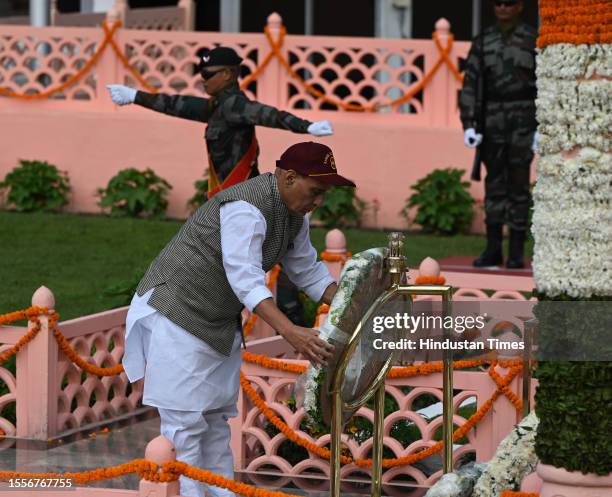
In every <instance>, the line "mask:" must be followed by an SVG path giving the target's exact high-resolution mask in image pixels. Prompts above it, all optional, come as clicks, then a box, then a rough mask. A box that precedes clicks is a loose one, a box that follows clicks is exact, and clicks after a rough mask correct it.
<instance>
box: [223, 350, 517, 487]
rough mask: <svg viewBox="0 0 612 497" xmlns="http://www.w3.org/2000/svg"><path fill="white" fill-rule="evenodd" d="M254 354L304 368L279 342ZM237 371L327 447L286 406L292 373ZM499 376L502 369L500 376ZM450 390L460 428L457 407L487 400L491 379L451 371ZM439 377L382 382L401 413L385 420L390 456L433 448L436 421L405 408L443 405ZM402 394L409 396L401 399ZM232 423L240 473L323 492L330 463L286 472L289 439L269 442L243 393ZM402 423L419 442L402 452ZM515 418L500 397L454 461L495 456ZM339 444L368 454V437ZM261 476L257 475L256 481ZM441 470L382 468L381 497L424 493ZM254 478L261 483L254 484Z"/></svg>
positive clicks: (264, 424) (308, 463) (358, 474)
mask: <svg viewBox="0 0 612 497" xmlns="http://www.w3.org/2000/svg"><path fill="white" fill-rule="evenodd" d="M249 349H250V350H251V351H252V352H257V351H260V352H261V353H264V351H265V353H267V354H270V351H271V350H273V351H274V354H275V355H277V356H280V357H283V359H284V360H285V361H286V362H288V363H295V364H301V365H305V366H306V365H308V362H307V361H297V360H292V359H289V358H287V356H289V355H290V350H289V347H288V346H286V345H285V342H284V341H282V340H277V339H274V338H273V339H268V340H267V341H265V342H264V343H262V344H258V343H252V344H251V345H250V347H249ZM242 371H243V373H244V374H245V375H246V376H247V378H248V380H249V381H250V382H251V385H252V386H253V387H254V388H255V389H256V391H257V392H258V393H259V395H260V397H261V398H263V399H265V401H266V404H267V405H268V406H269V407H270V408H272V410H273V411H274V412H275V413H276V414H277V415H278V416H279V417H280V418H281V419H282V420H283V421H284V422H285V423H286V424H287V425H288V426H289V427H290V428H291V429H293V430H294V431H295V432H296V433H297V434H298V435H300V436H301V437H303V438H305V439H307V440H308V441H310V442H312V443H314V444H316V445H318V446H328V447H329V443H330V436H329V435H324V436H322V437H319V438H313V437H311V436H310V435H309V434H308V433H306V432H304V431H302V430H301V429H300V424H301V422H302V420H303V418H304V410H303V408H300V409H298V410H297V411H295V412H293V410H292V409H291V408H290V407H289V406H288V405H287V404H286V401H287V399H288V398H289V397H290V395H291V392H292V390H293V386H294V384H295V381H296V378H297V375H296V374H293V373H287V372H283V371H276V370H270V369H264V368H263V367H260V366H257V365H253V364H244V365H243V367H242ZM504 372H505V370H500V374H502V375H503V374H504ZM453 381H454V385H453V386H454V389H455V390H458V391H459V392H458V393H457V394H456V395H455V396H454V403H453V408H454V412H455V415H454V417H453V419H454V423H455V425H458V426H460V425H461V424H463V423H464V422H465V421H466V420H465V418H463V417H461V416H460V415H458V414H457V409H458V407H459V406H460V405H461V404H462V403H463V402H465V401H468V400H473V401H474V403H475V404H476V406H475V407H476V409H477V408H480V407H481V405H482V404H483V403H484V402H486V401H487V400H488V399H489V398H491V396H492V395H493V393H494V392H495V390H496V389H497V386H496V384H495V383H494V381H493V380H492V379H491V378H490V377H489V375H488V373H487V372H485V371H480V372H478V371H456V372H455V374H454V380H453ZM441 385H442V375H441V374H440V373H438V374H432V375H429V376H420V377H414V378H407V379H388V380H387V382H386V387H387V388H386V390H387V394H388V395H390V396H391V397H393V399H395V401H396V402H397V404H398V405H399V410H398V411H395V412H393V413H391V414H390V415H388V416H387V417H386V418H385V421H384V434H385V438H384V443H385V447H387V448H388V449H389V450H390V451H391V452H392V453H393V456H392V457H395V458H399V457H402V456H404V455H407V454H411V453H413V452H415V451H417V450H418V449H420V448H425V447H429V446H431V445H433V444H434V443H435V439H434V435H435V434H437V435H438V436H439V435H440V433H441V423H442V416H441V411H440V415H439V416H437V417H435V418H434V419H432V420H427V419H426V418H424V417H421V416H420V415H419V414H418V413H416V412H414V411H413V410H412V409H411V406H412V403H413V402H414V401H415V400H416V399H417V398H419V397H421V396H433V397H435V398H436V399H438V400H439V401H440V402H441V401H442V389H441ZM520 388H521V382H520V381H519V379H518V378H515V379H514V380H513V382H512V383H511V384H510V389H511V390H512V391H513V392H514V393H515V394H516V395H518V396H519V397H520V394H521V392H520ZM404 390H409V392H407V393H404ZM238 411H239V415H238V418H236V419H234V420H231V425H232V449H233V452H234V457H235V467H236V468H241V470H242V471H243V472H246V473H248V474H249V477H250V478H251V479H252V480H253V481H254V482H256V483H257V482H258V481H260V482H261V484H262V485H264V484H266V482H267V484H268V485H269V484H270V477H271V476H272V475H274V474H276V478H277V479H276V480H275V481H274V485H275V486H284V485H286V484H287V483H288V482H289V481H293V483H295V484H296V485H297V486H298V487H300V488H302V489H304V490H317V489H319V490H320V489H322V488H324V487H325V485H326V484H327V480H328V478H329V474H330V473H329V463H328V461H327V460H324V459H321V458H320V457H318V456H316V455H314V454H312V453H310V452H309V455H310V457H309V459H307V460H304V461H302V462H300V463H298V464H297V465H295V466H292V465H291V464H290V463H289V462H288V461H287V460H286V459H284V458H283V457H281V456H280V455H279V454H278V451H279V448H280V447H281V445H282V444H283V443H285V442H286V441H287V438H286V437H285V435H283V434H282V433H278V434H276V435H275V436H273V437H270V436H269V435H268V433H266V428H269V421H268V420H267V419H266V418H265V417H264V416H262V414H261V412H260V410H259V409H258V408H257V407H255V406H253V405H252V403H251V401H250V400H249V399H248V398H247V397H246V396H245V395H244V394H243V393H242V392H241V395H240V398H239V401H238ZM356 416H358V417H359V416H361V417H363V418H365V419H367V420H369V421H370V422H373V419H374V417H373V412H372V410H370V409H368V408H361V409H360V410H359V411H358V413H357V414H356ZM400 420H409V421H411V422H413V423H414V426H416V427H417V428H418V430H419V431H420V433H421V435H422V438H421V439H420V440H416V441H413V442H412V443H410V444H409V445H408V446H407V447H403V446H402V445H401V444H400V443H399V442H398V441H397V440H395V439H394V438H392V437H391V436H390V431H391V429H392V428H393V426H394V425H395V424H396V423H397V422H398V421H400ZM518 420H519V417H518V415H517V411H516V408H515V407H514V406H513V405H512V404H511V403H510V402H509V401H508V400H507V399H506V398H501V397H500V398H499V399H498V400H497V401H496V402H495V407H494V409H493V411H492V412H490V413H489V414H488V415H486V416H485V417H484V418H483V420H482V421H481V422H480V423H478V425H477V428H476V432H474V431H471V432H470V433H469V434H468V435H467V438H468V443H467V444H465V445H462V446H461V447H460V448H457V449H456V450H455V452H454V455H453V460H454V462H455V463H456V462H458V461H459V460H461V459H462V458H464V457H466V456H467V455H468V454H470V453H472V454H474V455H475V458H476V460H478V461H486V460H488V459H490V458H491V457H492V456H493V454H494V453H495V449H496V448H497V445H498V444H499V442H500V441H501V440H502V439H503V438H504V437H505V436H506V435H507V434H508V432H509V431H510V430H511V429H512V427H513V426H514V425H515V424H516V423H517V421H518ZM343 444H344V445H345V447H346V448H347V449H348V450H349V452H350V456H351V457H353V458H367V457H368V454H369V452H370V451H371V449H372V439H371V438H370V439H368V440H367V441H365V442H364V443H362V444H361V445H359V444H357V443H356V442H355V441H354V440H352V439H350V438H349V437H348V436H347V435H343ZM257 473H260V476H258V475H257ZM441 474H442V471H441V470H440V471H436V472H435V473H433V474H431V475H427V474H425V473H424V472H422V471H421V470H419V469H417V467H415V466H402V467H398V468H393V469H389V470H386V471H385V472H384V474H383V485H384V486H385V493H386V494H387V495H398V496H399V495H402V492H405V491H406V490H405V489H403V490H402V483H406V481H407V480H410V479H411V480H412V482H411V484H415V485H420V486H424V487H429V486H431V485H433V484H434V483H435V482H436V481H437V480H438V479H439V478H440V476H441ZM364 475H370V471H369V469H366V468H360V467H358V466H356V465H354V464H351V465H346V466H343V469H342V478H343V479H354V480H359V478H363V476H364ZM258 478H259V480H258ZM343 485H344V488H343V491H346V492H351V491H352V490H355V489H354V488H351V484H350V483H344V484H343Z"/></svg>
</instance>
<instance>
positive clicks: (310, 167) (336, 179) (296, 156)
mask: <svg viewBox="0 0 612 497" xmlns="http://www.w3.org/2000/svg"><path fill="white" fill-rule="evenodd" d="M276 167H279V168H281V169H285V170H289V169H292V170H294V171H295V172H296V173H298V174H301V175H302V176H308V177H309V178H314V179H316V180H319V181H321V182H322V183H327V184H329V185H334V186H356V185H355V183H353V182H352V181H351V180H350V179H346V178H345V177H343V176H340V175H339V174H338V171H337V169H336V161H335V160H334V154H333V153H332V151H331V148H329V147H328V146H327V145H323V144H322V143H315V142H302V143H296V144H295V145H291V146H290V147H289V148H288V149H287V150H285V152H284V153H283V155H281V158H280V160H277V161H276Z"/></svg>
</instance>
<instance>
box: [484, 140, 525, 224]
mask: <svg viewBox="0 0 612 497" xmlns="http://www.w3.org/2000/svg"><path fill="white" fill-rule="evenodd" d="M532 159H533V152H532V150H531V144H529V145H526V144H520V145H517V144H512V143H486V142H485V143H483V150H482V161H483V162H484V164H485V167H486V170H487V176H486V178H485V215H486V219H485V222H486V224H487V225H499V224H507V225H508V226H509V227H510V229H513V230H517V231H525V230H527V229H528V226H527V221H528V216H529V208H530V207H531V193H530V191H529V165H530V164H531V161H532Z"/></svg>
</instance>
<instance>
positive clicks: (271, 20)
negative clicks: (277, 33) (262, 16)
mask: <svg viewBox="0 0 612 497" xmlns="http://www.w3.org/2000/svg"><path fill="white" fill-rule="evenodd" d="M267 21H268V27H270V28H280V27H281V26H282V24H283V18H282V17H281V16H280V14H279V13H278V12H272V13H271V14H270V15H269V16H268V19H267Z"/></svg>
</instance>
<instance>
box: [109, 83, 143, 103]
mask: <svg viewBox="0 0 612 497" xmlns="http://www.w3.org/2000/svg"><path fill="white" fill-rule="evenodd" d="M106 88H107V89H108V92H109V93H110V97H111V99H112V101H113V102H114V103H116V104H117V105H127V104H133V103H134V100H135V99H136V90H135V89H134V88H130V87H129V86H123V85H106Z"/></svg>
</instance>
